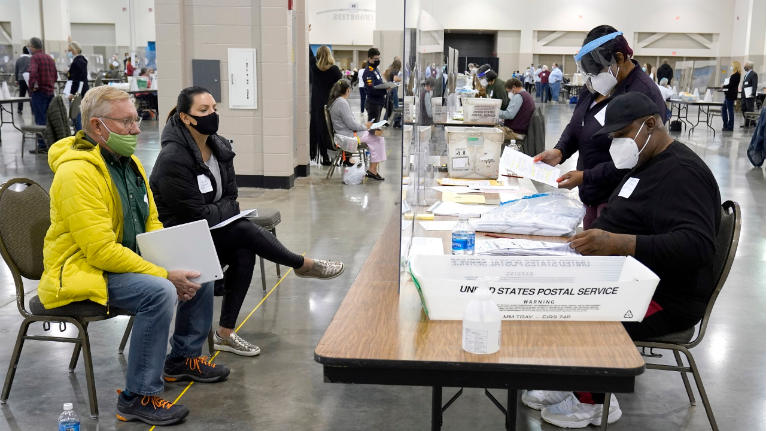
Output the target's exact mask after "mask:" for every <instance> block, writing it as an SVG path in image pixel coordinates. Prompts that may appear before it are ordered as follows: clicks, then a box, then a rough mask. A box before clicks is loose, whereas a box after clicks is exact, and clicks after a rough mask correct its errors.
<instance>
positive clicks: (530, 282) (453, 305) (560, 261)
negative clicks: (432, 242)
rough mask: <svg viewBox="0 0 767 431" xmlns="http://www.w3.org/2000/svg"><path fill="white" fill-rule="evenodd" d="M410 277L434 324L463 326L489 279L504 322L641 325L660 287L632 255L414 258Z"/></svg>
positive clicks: (411, 262) (651, 273) (433, 256)
mask: <svg viewBox="0 0 767 431" xmlns="http://www.w3.org/2000/svg"><path fill="white" fill-rule="evenodd" d="M410 273H411V275H412V276H413V281H414V283H415V286H416V289H418V290H419V293H420V294H421V300H422V305H423V307H424V310H425V311H426V313H427V314H428V316H429V318H430V319H431V320H461V319H462V318H463V313H464V311H465V310H466V306H467V305H468V304H469V302H471V300H472V299H473V298H474V296H473V292H474V290H476V288H477V286H478V285H479V277H490V278H491V279H492V281H490V282H489V287H490V291H491V293H492V295H493V300H494V301H495V303H496V304H497V305H498V308H499V309H500V310H501V313H503V319H504V320H568V321H624V322H641V321H642V319H643V318H644V315H645V313H647V307H648V306H649V305H650V300H651V299H652V296H653V294H654V293H655V288H656V287H657V286H658V282H659V281H660V279H659V278H658V276H657V275H655V273H653V272H652V271H650V270H649V269H648V268H647V267H646V266H644V265H642V264H641V263H640V262H639V261H637V260H636V259H634V258H633V257H630V256H629V257H625V256H607V257H602V256H588V257H587V256H551V257H549V256H546V257H543V256H528V257H497V256H493V257H490V256H450V255H443V256H436V255H417V256H414V257H413V258H412V260H411V261H410Z"/></svg>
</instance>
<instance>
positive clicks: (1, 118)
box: [0, 97, 32, 142]
mask: <svg viewBox="0 0 767 431" xmlns="http://www.w3.org/2000/svg"><path fill="white" fill-rule="evenodd" d="M31 100H32V98H31V97H11V98H10V99H0V129H2V127H3V124H6V123H10V124H11V126H13V128H14V129H16V130H18V131H21V129H19V128H18V127H17V126H16V122H15V121H14V119H13V105H15V104H16V103H19V102H22V103H23V102H29V101H31ZM8 104H10V105H11V109H10V110H9V109H8V108H6V107H5V105H8ZM6 112H7V113H8V114H10V115H11V121H5V113H6ZM2 141H3V135H2V131H0V142H2Z"/></svg>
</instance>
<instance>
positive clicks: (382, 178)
mask: <svg viewBox="0 0 767 431" xmlns="http://www.w3.org/2000/svg"><path fill="white" fill-rule="evenodd" d="M365 176H367V177H368V178H371V179H374V180H376V181H383V180H384V177H382V176H381V175H380V174H374V173H372V172H370V171H367V173H366V174H365Z"/></svg>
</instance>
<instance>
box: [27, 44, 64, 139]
mask: <svg viewBox="0 0 767 431" xmlns="http://www.w3.org/2000/svg"><path fill="white" fill-rule="evenodd" d="M29 51H30V52H31V53H32V58H31V59H30V60H29V92H30V97H31V98H32V113H33V114H34V116H35V124H37V125H38V126H45V124H46V122H47V120H48V114H47V113H48V105H50V104H51V100H53V86H54V85H55V84H56V79H57V78H58V72H57V71H56V63H55V62H54V61H53V58H51V56H50V55H48V54H46V53H45V51H43V41H42V40H40V38H39V37H33V38H32V39H30V40H29ZM51 144H53V142H51ZM29 152H30V153H32V154H46V153H47V152H48V147H47V146H46V145H45V141H44V140H43V139H42V138H38V139H37V149H34V150H30V151H29Z"/></svg>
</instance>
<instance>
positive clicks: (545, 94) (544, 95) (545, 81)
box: [538, 64, 551, 103]
mask: <svg viewBox="0 0 767 431" xmlns="http://www.w3.org/2000/svg"><path fill="white" fill-rule="evenodd" d="M549 75H551V72H549V67H548V66H546V65H545V64H544V65H543V70H541V72H540V73H539V74H538V76H539V77H540V78H541V102H543V103H549V99H550V98H551V96H550V95H549Z"/></svg>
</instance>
